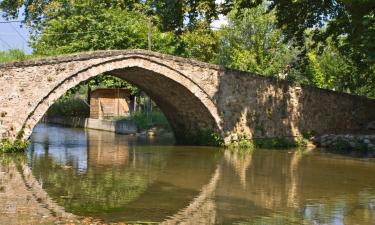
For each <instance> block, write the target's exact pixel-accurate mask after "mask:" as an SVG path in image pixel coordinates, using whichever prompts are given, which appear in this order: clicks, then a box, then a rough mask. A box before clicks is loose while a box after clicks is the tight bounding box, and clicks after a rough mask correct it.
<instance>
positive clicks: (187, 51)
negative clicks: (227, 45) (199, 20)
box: [181, 26, 219, 63]
mask: <svg viewBox="0 0 375 225" xmlns="http://www.w3.org/2000/svg"><path fill="white" fill-rule="evenodd" d="M218 38H219V37H218V34H217V32H214V31H212V30H211V29H210V28H209V27H205V26H200V27H198V28H196V29H194V30H188V31H186V32H185V33H183V34H182V35H181V42H182V43H181V45H183V49H184V51H182V53H181V55H182V56H184V57H187V58H193V59H197V60H200V61H203V62H211V63H212V62H214V61H215V57H217V52H218V47H219V39H218Z"/></svg>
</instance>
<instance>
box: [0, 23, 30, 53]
mask: <svg viewBox="0 0 375 225" xmlns="http://www.w3.org/2000/svg"><path fill="white" fill-rule="evenodd" d="M18 19H19V20H21V19H22V18H21V17H20V18H18ZM3 21H6V20H5V19H4V18H3V17H2V16H1V17H0V51H4V50H8V49H14V48H17V49H21V50H23V51H25V52H26V53H28V54H30V53H31V52H32V49H31V48H30V47H29V45H28V40H29V31H28V29H27V28H25V27H20V25H21V23H19V22H17V23H1V22H3Z"/></svg>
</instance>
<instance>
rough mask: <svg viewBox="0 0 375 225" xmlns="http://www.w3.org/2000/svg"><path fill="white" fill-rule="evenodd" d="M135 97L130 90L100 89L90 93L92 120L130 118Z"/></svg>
mask: <svg viewBox="0 0 375 225" xmlns="http://www.w3.org/2000/svg"><path fill="white" fill-rule="evenodd" d="M133 99H134V98H133V96H132V95H131V94H130V91H129V90H126V89H120V88H100V89H96V90H94V91H91V92H90V118H94V119H108V118H112V117H119V116H129V115H130V113H132V111H133V109H132V107H133V105H134V103H133Z"/></svg>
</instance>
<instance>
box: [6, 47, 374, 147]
mask: <svg viewBox="0 0 375 225" xmlns="http://www.w3.org/2000/svg"><path fill="white" fill-rule="evenodd" d="M104 72H106V73H109V74H112V75H114V76H118V77H120V78H123V79H124V80H127V81H128V82H130V83H132V84H134V85H136V86H138V87H140V88H141V89H142V90H143V91H145V92H146V93H147V94H148V95H149V96H150V97H151V98H152V99H153V100H154V101H155V102H156V104H158V106H159V107H160V108H161V110H162V111H163V112H164V113H165V115H166V117H167V118H168V120H169V121H170V123H171V126H172V129H173V130H174V133H175V136H176V138H177V140H180V139H189V137H191V136H192V135H194V134H196V133H198V131H199V130H202V129H205V130H212V131H215V132H217V133H219V134H220V135H222V137H223V138H225V140H226V142H230V141H231V139H232V136H238V135H242V136H244V137H246V138H263V137H292V136H299V135H301V134H303V133H305V132H309V133H316V134H324V133H347V132H352V131H356V132H358V131H359V130H361V129H362V127H363V126H364V125H365V124H367V123H369V122H370V121H375V101H373V100H369V99H366V98H361V97H356V96H352V95H348V94H342V93H336V92H332V91H327V90H322V89H317V88H313V87H309V86H301V85H297V84H293V83H288V82H286V81H282V80H277V79H272V78H266V77H261V76H257V75H254V74H251V73H246V72H241V71H237V70H230V69H226V68H223V67H220V66H217V65H211V64H206V63H202V62H198V61H194V60H189V59H184V58H180V57H174V56H169V55H163V54H159V53H154V52H149V51H143V50H127V51H99V52H91V53H90V52H89V53H81V54H76V55H68V56H62V57H57V58H49V59H41V60H37V61H26V62H19V63H8V64H2V65H0V84H1V86H0V135H1V137H2V138H16V136H17V135H18V136H23V138H27V137H29V135H30V134H31V132H32V129H33V127H34V126H35V124H36V123H37V122H38V121H39V120H40V119H41V118H42V117H43V115H44V113H45V112H46V110H47V109H48V107H49V106H50V105H51V104H53V102H54V101H56V99H58V98H59V97H60V96H61V95H63V94H64V93H65V92H66V91H67V90H69V89H70V88H72V87H74V86H76V85H77V84H79V83H80V82H83V81H85V80H87V79H89V78H92V77H94V76H97V75H100V74H102V73H104ZM21 131H22V132H21ZM21 134H22V135H21Z"/></svg>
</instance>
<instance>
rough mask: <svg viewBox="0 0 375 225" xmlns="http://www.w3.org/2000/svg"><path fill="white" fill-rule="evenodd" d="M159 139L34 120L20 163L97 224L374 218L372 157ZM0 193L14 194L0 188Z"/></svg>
mask: <svg viewBox="0 0 375 225" xmlns="http://www.w3.org/2000/svg"><path fill="white" fill-rule="evenodd" d="M143 143H145V142H143ZM157 143H158V141H157V140H155V142H154V144H151V145H150V144H139V141H138V140H137V139H136V138H135V137H129V136H123V135H116V134H113V133H108V132H100V131H93V130H86V131H85V130H82V129H72V128H63V127H59V126H50V125H46V124H40V125H38V127H37V128H36V129H35V130H34V133H33V136H32V139H31V145H30V148H29V151H28V152H27V157H23V159H22V160H21V164H22V165H26V162H27V164H28V165H29V167H30V168H31V171H32V175H33V176H32V177H33V179H34V180H37V181H38V183H39V184H41V185H42V186H43V191H45V192H46V193H48V196H49V197H50V198H51V199H53V200H54V201H55V202H56V203H57V204H58V205H59V206H61V207H63V208H64V209H65V211H67V212H71V213H74V214H76V215H83V216H92V217H94V218H99V219H101V220H102V221H103V222H129V221H130V222H132V221H133V222H134V221H141V222H142V221H143V222H150V221H152V222H161V223H162V224H163V223H164V224H178V223H185V224H293V223H294V224H303V223H306V224H312V223H313V224H353V223H360V224H371V223H372V222H373V221H375V177H374V176H373V174H375V163H374V162H373V161H371V160H368V161H364V160H357V159H351V158H346V157H338V156H335V155H327V154H321V153H319V152H314V151H313V152H308V153H302V152H299V151H278V150H255V151H253V152H251V153H247V154H243V153H242V154H240V153H237V152H235V151H223V150H220V149H217V148H207V147H192V146H189V147H185V146H171V145H165V144H166V143H165V142H163V143H164V145H163V144H157ZM21 158H22V157H21ZM2 160H3V161H2V171H4V168H8V167H7V165H9V163H7V160H8V161H10V162H14V161H17V157H13V156H12V157H8V158H7V157H2ZM4 166H5V167H4ZM29 167H27V168H29ZM14 168H17V167H14ZM19 168H21V167H19ZM19 168H18V169H16V170H15V171H19V170H20V169H19ZM9 171H10V170H5V173H2V176H3V178H4V177H5V176H8V177H9V176H10V175H9V174H10V173H11V172H9ZM12 173H13V172H12ZM13 177H14V178H12V179H17V176H13ZM9 179H10V178H9ZM4 184H5V185H10V182H7V183H4V182H2V183H1V187H2V189H1V190H3V189H4V188H3V186H4ZM7 190H10V189H9V187H8V188H7ZM17 192H22V191H19V190H17ZM17 194H19V193H17ZM4 196H6V197H5V198H7V196H12V195H11V194H9V193H7V194H6V195H0V197H3V198H4ZM3 202H4V201H3ZM30 218H31V217H30Z"/></svg>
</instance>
